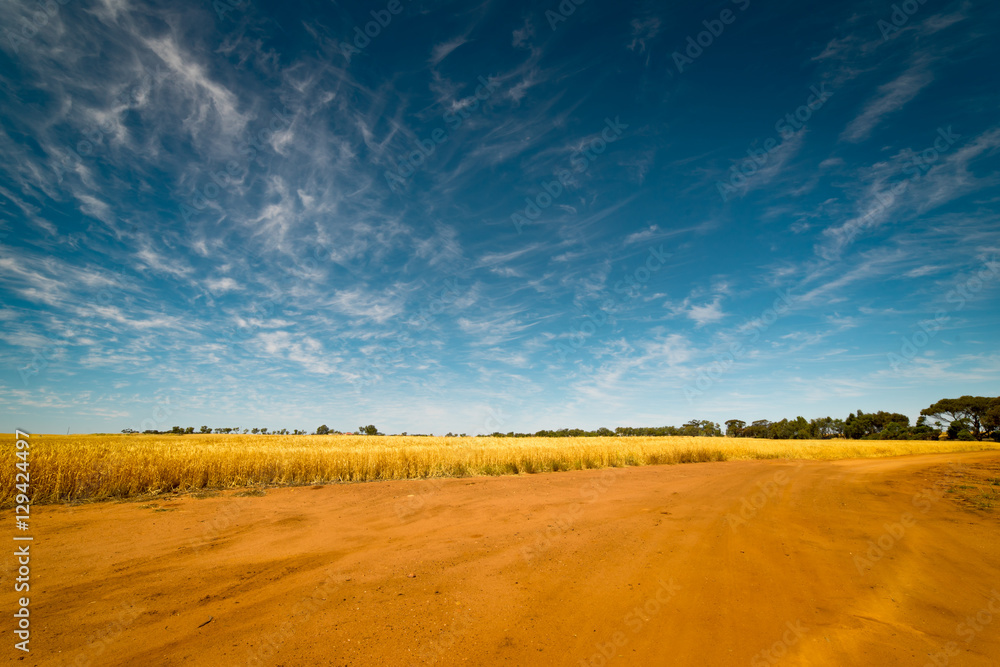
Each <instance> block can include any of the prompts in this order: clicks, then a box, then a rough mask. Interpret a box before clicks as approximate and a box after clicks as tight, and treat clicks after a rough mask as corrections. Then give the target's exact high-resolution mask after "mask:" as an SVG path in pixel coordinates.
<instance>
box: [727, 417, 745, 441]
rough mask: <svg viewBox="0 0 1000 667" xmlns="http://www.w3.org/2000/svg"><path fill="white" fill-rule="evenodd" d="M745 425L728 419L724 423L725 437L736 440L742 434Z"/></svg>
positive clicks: (740, 421) (736, 420) (742, 422)
mask: <svg viewBox="0 0 1000 667" xmlns="http://www.w3.org/2000/svg"><path fill="white" fill-rule="evenodd" d="M746 425H747V423H746V422H745V421H742V420H740V419H730V420H729V421H727V422H726V435H728V436H729V437H730V438H738V437H739V436H741V435H742V434H743V429H744V428H746Z"/></svg>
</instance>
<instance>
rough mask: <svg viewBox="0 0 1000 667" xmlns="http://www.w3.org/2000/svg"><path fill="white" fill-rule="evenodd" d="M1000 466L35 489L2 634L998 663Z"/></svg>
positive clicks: (431, 655) (140, 642)
mask: <svg viewBox="0 0 1000 667" xmlns="http://www.w3.org/2000/svg"><path fill="white" fill-rule="evenodd" d="M956 464H958V465H956ZM997 477H1000V454H997V453H989V452H987V453H975V454H958V455H955V454H950V455H931V456H915V457H901V458H893V459H876V460H872V459H868V460H851V461H839V462H816V461H804V462H795V461H750V462H724V463H699V464H690V465H677V466H653V467H645V468H629V469H619V470H610V471H600V470H594V471H581V472H562V473H555V474H544V475H533V476H520V477H503V478H481V477H480V478H465V479H448V480H440V481H410V482H385V483H369V484H351V485H334V486H324V487H318V488H290V489H272V490H268V491H267V495H266V496H265V497H241V498H237V497H233V496H231V495H226V496H222V497H215V498H206V499H195V498H183V499H177V500H161V501H159V504H158V505H157V506H156V507H150V506H149V504H143V503H136V502H129V503H102V504H94V505H83V506H75V507H70V506H42V507H36V508H34V510H33V512H32V527H33V534H34V536H35V540H34V542H33V543H32V560H31V591H30V594H29V595H30V600H31V603H30V609H31V621H32V625H31V629H32V634H31V643H30V646H31V649H32V650H31V653H30V654H27V655H25V654H23V653H21V652H20V651H15V650H14V649H13V648H12V646H13V644H14V642H15V641H16V639H15V638H14V636H13V634H12V633H13V629H14V625H13V621H12V618H11V614H9V613H5V614H4V617H5V618H6V619H7V620H6V621H3V622H2V623H0V631H2V637H3V639H4V640H5V641H4V643H3V649H2V651H3V653H4V657H5V658H6V657H8V656H10V657H12V658H13V660H14V661H16V660H17V659H18V658H20V659H21V660H20V661H18V662H16V663H15V664H22V665H34V664H37V665H81V666H83V665H142V666H158V665H182V664H183V665H211V666H213V667H223V666H228V665H286V666H291V665H408V664H438V665H491V664H509V665H595V666H596V665H604V664H612V665H699V666H701V665H772V664H773V665H777V664H787V665H861V664H865V665H879V666H888V665H924V664H931V665H945V664H949V665H984V666H985V665H997V664H1000V509H997V508H994V509H992V510H990V509H977V508H976V507H974V506H973V505H972V504H971V503H970V502H969V501H968V500H963V499H962V498H963V497H964V496H962V495H961V494H960V493H956V492H954V489H955V488H956V487H957V486H961V485H966V486H974V484H975V483H981V484H988V483H989V482H988V480H989V479H990V478H993V479H995V478H997ZM949 489H952V490H953V492H951V493H949V492H948V490H949ZM164 510H166V511H164ZM2 515H3V518H4V525H7V526H11V524H12V516H13V515H12V512H10V511H4V512H3V513H2ZM8 539H9V538H8ZM4 566H5V576H4V580H5V584H4V591H5V592H4V594H3V597H2V600H3V602H4V608H5V609H8V610H13V609H15V606H14V605H15V602H14V598H15V594H14V593H13V592H11V586H10V585H9V582H10V580H11V577H12V573H13V571H14V570H13V568H14V567H16V566H15V565H14V560H13V559H12V558H11V557H10V556H8V557H7V560H5V561H4ZM18 595H25V594H24V593H21V594H18ZM210 618H211V622H208V623H206V621H208V620H209V619H210ZM12 662H13V661H12Z"/></svg>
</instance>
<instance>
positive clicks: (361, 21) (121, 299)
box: [0, 0, 1000, 434]
mask: <svg viewBox="0 0 1000 667" xmlns="http://www.w3.org/2000/svg"><path fill="white" fill-rule="evenodd" d="M41 7H42V5H39V4H38V3H34V2H9V3H4V4H3V5H2V7H0V14H2V17H0V24H2V25H3V26H4V28H3V39H2V40H0V84H2V85H0V150H2V153H3V156H4V160H3V161H2V163H0V213H2V218H0V220H2V222H0V235H2V238H0V290H2V309H0V318H2V332H3V333H2V337H0V357H2V362H3V363H2V364H0V365H2V371H0V404H2V406H3V407H2V409H3V413H4V416H5V419H4V421H5V422H6V423H7V430H8V431H10V430H12V429H13V428H14V427H19V428H23V429H28V430H35V431H41V432H66V431H67V430H69V431H71V432H91V431H119V430H121V429H122V428H126V427H131V428H157V429H162V428H167V429H169V427H170V426H172V425H175V424H176V425H183V426H188V425H192V426H200V425H202V424H208V425H210V426H235V425H241V426H266V427H268V428H289V429H291V428H307V429H310V430H312V429H314V428H315V427H316V426H318V425H319V424H321V423H325V424H328V425H329V426H330V427H331V428H339V429H341V430H349V429H353V428H356V427H357V426H358V425H359V424H368V423H375V424H376V425H377V426H379V427H380V428H381V429H382V430H384V431H387V432H399V431H409V432H423V433H428V432H431V433H438V434H441V433H444V432H446V431H454V432H467V433H470V434H472V433H484V432H491V431H494V430H501V431H510V430H517V431H534V430H537V429H541V428H560V427H590V428H593V427H597V426H609V427H612V428H613V427H615V426H618V425H636V426H639V425H647V426H648V425H663V424H680V423H683V422H684V421H687V420H688V419H692V418H697V419H711V420H714V421H724V420H725V419H730V418H739V419H744V420H746V421H750V420H753V419H764V418H767V419H780V418H782V417H794V416H796V415H803V416H806V417H810V418H811V417H818V416H826V415H831V416H840V417H843V416H845V415H846V414H847V413H848V412H850V411H853V410H856V409H858V408H861V409H864V410H866V411H869V410H879V409H883V410H892V411H899V412H903V413H906V414H909V415H911V417H916V415H917V414H918V412H919V410H920V409H921V408H923V407H926V406H927V405H929V404H930V403H931V402H933V401H935V400H937V399H939V398H942V397H946V396H959V395H962V394H983V395H996V394H997V393H1000V392H998V378H1000V352H998V346H997V343H998V338H1000V337H998V331H1000V308H998V305H1000V264H997V261H998V254H1000V252H998V251H1000V224H998V215H997V210H998V204H1000V114H998V108H1000V106H998V102H1000V89H998V88H997V86H996V81H997V79H996V63H997V62H1000V57H998V56H1000V45H998V40H997V32H998V28H1000V9H998V8H996V7H995V6H993V5H990V4H989V3H983V2H934V1H931V0H928V1H927V2H925V3H923V4H921V3H919V2H917V1H916V0H912V1H911V2H910V3H906V4H902V5H900V4H896V5H895V6H894V5H893V3H889V2H857V3H850V2H837V3H821V4H818V5H817V4H809V3H801V2H763V1H761V0H738V1H736V2H728V1H727V2H715V3H695V4H690V3H650V2H639V3H610V2H599V1H598V0H587V1H586V2H583V3H581V4H580V5H576V4H574V3H573V2H572V1H571V0H566V1H565V2H563V3H562V4H560V3H559V2H556V1H554V0H553V1H550V2H499V1H492V2H484V3H482V4H478V5H476V4H473V3H462V2H424V1H421V0H393V1H391V2H390V1H387V2H381V1H380V2H373V3H363V4H362V3H334V2H283V3H280V4H279V3H275V2H261V1H254V0H245V1H244V2H243V3H242V4H239V5H236V6H233V5H230V4H228V3H226V2H224V1H223V0H219V1H218V2H215V3H214V4H213V3H212V2H207V1H203V2H169V3H168V2H164V3H135V2H129V1H128V0H101V1H88V0H68V1H66V2H56V1H54V2H50V3H48V5H47V7H48V9H47V10H45V9H43V8H41ZM32 21H33V22H34V23H33V24H32ZM366 31H367V33H368V34H367V35H366V34H365V32H366Z"/></svg>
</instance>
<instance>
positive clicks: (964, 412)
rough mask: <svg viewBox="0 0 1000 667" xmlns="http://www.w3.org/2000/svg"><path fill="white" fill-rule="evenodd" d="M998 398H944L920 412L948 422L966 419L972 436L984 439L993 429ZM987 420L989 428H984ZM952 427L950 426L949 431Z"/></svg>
mask: <svg viewBox="0 0 1000 667" xmlns="http://www.w3.org/2000/svg"><path fill="white" fill-rule="evenodd" d="M995 401H997V399H996V398H992V397H989V396H962V397H960V398H942V399H941V400H940V401H938V402H937V403H934V404H932V405H930V406H928V407H926V408H924V409H923V410H921V411H920V414H922V415H926V416H928V417H932V418H934V419H940V420H942V421H946V422H949V423H951V422H955V421H957V420H959V419H964V420H965V421H966V422H968V428H969V431H970V433H971V434H972V437H973V438H975V439H976V440H982V439H983V436H984V435H988V434H989V433H990V431H991V430H992V429H990V427H989V424H991V423H992V416H991V415H992V414H993V413H992V410H993V407H994V405H995ZM984 420H985V421H986V422H987V424H988V425H987V429H986V430H985V431H984V430H983V421H984ZM950 430H951V429H950V428H949V431H950ZM949 437H950V435H949Z"/></svg>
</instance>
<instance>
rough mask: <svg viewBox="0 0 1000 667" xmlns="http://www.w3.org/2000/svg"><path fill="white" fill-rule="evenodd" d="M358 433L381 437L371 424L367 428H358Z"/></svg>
mask: <svg viewBox="0 0 1000 667" xmlns="http://www.w3.org/2000/svg"><path fill="white" fill-rule="evenodd" d="M358 433H364V434H365V435H382V434H381V433H379V432H378V429H377V428H375V427H374V426H373V425H372V424H369V425H368V426H359V427H358Z"/></svg>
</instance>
